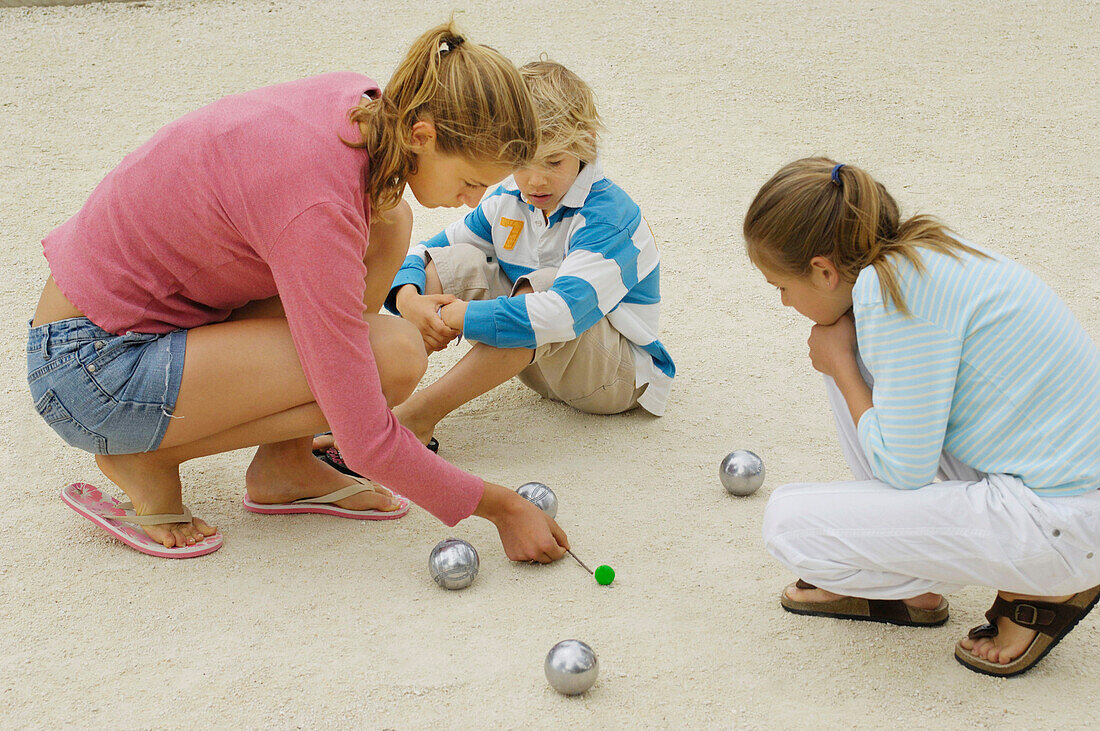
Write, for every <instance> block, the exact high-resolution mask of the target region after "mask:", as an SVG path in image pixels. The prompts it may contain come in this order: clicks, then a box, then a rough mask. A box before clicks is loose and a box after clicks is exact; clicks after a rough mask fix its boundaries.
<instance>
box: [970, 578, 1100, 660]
mask: <svg viewBox="0 0 1100 731" xmlns="http://www.w3.org/2000/svg"><path fill="white" fill-rule="evenodd" d="M1098 598H1100V586H1094V587H1092V588H1091V589H1085V590H1084V591H1081V592H1078V593H1076V594H1074V595H1073V596H1071V597H1070V598H1069V599H1067V600H1066V601H1064V602H1061V603H1055V602H1041V601H1031V600H1026V599H1016V600H1012V601H1010V600H1008V599H1003V598H1001V596H1000V595H998V596H997V598H996V600H994V602H993V606H992V607H990V608H989V611H988V612H986V613H985V618H986V620H987V624H983V625H981V626H979V627H975V628H974V629H972V630H970V632H969V633H968V634H967V637H969V638H970V639H972V640H979V639H983V638H987V637H996V636H997V632H998V630H997V619H998V618H1000V617H1005V618H1006V619H1008V620H1009V621H1011V622H1013V623H1015V624H1018V625H1020V626H1021V627H1026V628H1028V629H1033V630H1035V631H1036V632H1037V633H1038V634H1036V635H1035V639H1033V640H1032V641H1031V644H1030V645H1028V646H1027V649H1026V650H1024V652H1023V654H1022V655H1020V656H1019V657H1018V658H1016V659H1015V660H1012V661H1010V662H1006V663H1000V662H991V661H989V660H986V659H984V658H981V657H978V656H977V655H975V654H973V653H972V652H970V650H967V649H966V648H965V647H963V646H962V642H961V641H960V642H959V643H958V644H956V645H955V659H956V660H958V661H959V662H960V663H961V664H963V665H964V666H966V667H967V668H969V669H970V670H973V671H974V672H976V673H983V674H985V675H993V676H996V677H999V678H1008V677H1011V676H1013V675H1019V674H1020V673H1023V672H1026V671H1028V670H1030V669H1031V668H1032V667H1033V666H1034V665H1035V664H1036V663H1038V662H1039V661H1040V660H1042V659H1043V658H1044V657H1046V654H1047V653H1048V652H1050V651H1051V650H1052V649H1053V648H1054V646H1055V645H1057V644H1058V642H1059V641H1060V640H1061V639H1062V638H1063V637H1065V636H1066V635H1068V634H1069V632H1070V630H1071V629H1073V628H1074V627H1075V626H1077V623H1078V622H1080V621H1081V619H1082V618H1083V617H1084V616H1085V615H1086V614H1088V613H1089V611H1090V610H1091V609H1092V608H1093V607H1094V606H1095V605H1096V601H1097V599H1098Z"/></svg>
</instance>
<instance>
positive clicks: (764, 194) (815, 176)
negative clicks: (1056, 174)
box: [743, 157, 984, 313]
mask: <svg viewBox="0 0 1100 731" xmlns="http://www.w3.org/2000/svg"><path fill="white" fill-rule="evenodd" d="M743 231H744V236H745V246H746V249H747V251H748V254H749V258H750V259H752V261H753V262H754V263H755V264H757V265H759V264H764V265H765V266H768V267H773V268H776V269H779V270H780V271H784V272H787V273H790V274H793V275H795V276H799V277H801V276H806V275H807V274H808V273H809V271H810V261H811V260H812V259H813V258H814V257H816V256H823V257H825V258H827V259H829V260H830V261H831V262H833V264H834V265H835V266H836V268H837V269H838V270H839V271H840V273H841V275H842V276H843V277H844V278H845V279H847V280H848V281H855V279H856V277H858V276H859V273H860V271H861V270H863V269H865V268H866V267H868V266H873V267H874V268H875V271H876V272H877V274H878V277H879V284H880V286H881V287H882V296H883V299H884V300H885V301H886V302H888V303H892V304H893V305H894V307H896V308H897V309H898V310H899V311H901V312H904V313H908V311H909V310H908V307H906V305H905V302H904V300H903V299H902V296H901V286H900V283H899V281H898V276H897V270H896V269H895V267H894V265H893V263H892V262H891V261H890V259H891V257H893V256H901V257H904V258H906V259H908V260H909V261H910V262H912V264H913V266H915V267H916V268H917V270H918V271H923V270H924V263H923V261H922V260H921V258H920V256H919V253H918V252H917V247H925V248H929V249H933V250H935V251H938V252H941V253H944V254H947V255H949V256H954V257H956V258H957V257H958V253H959V251H966V252H968V253H971V254H974V255H977V256H984V254H982V253H981V252H979V251H977V250H976V249H974V248H972V247H970V246H967V245H966V244H964V243H962V242H961V241H960V240H959V239H957V238H956V237H954V236H953V235H952V234H951V233H950V231H949V230H948V229H947V228H946V227H944V226H943V224H941V223H940V222H939V221H937V220H936V219H934V218H932V217H931V216H926V215H916V216H913V217H912V218H910V219H908V220H906V221H901V220H900V216H899V211H898V204H897V202H896V201H895V200H894V198H893V196H891V195H890V194H889V193H888V192H887V191H886V188H884V187H883V186H882V184H881V183H879V182H878V181H877V180H875V179H874V178H872V177H871V176H870V175H869V174H868V173H867V172H866V171H864V170H862V169H861V168H858V167H853V166H851V165H845V164H842V163H837V162H836V161H834V160H830V159H828V158H824V157H812V158H804V159H802V160H796V161H794V162H792V163H788V164H787V165H784V166H783V167H782V168H781V169H780V170H779V172H777V173H776V174H775V175H774V176H772V178H771V180H769V181H768V182H767V183H765V184H764V186H763V187H762V188H761V189H760V191H759V192H758V193H757V194H756V197H755V198H754V199H753V201H752V203H751V204H750V205H749V210H748V213H747V214H746V215H745V224H744V229H743Z"/></svg>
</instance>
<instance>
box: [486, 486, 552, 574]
mask: <svg viewBox="0 0 1100 731" xmlns="http://www.w3.org/2000/svg"><path fill="white" fill-rule="evenodd" d="M474 515H477V516H479V517H481V518H485V519H487V520H490V521H492V523H493V524H494V525H496V527H497V532H498V533H499V534H500V542H501V544H502V545H503V546H504V553H505V555H507V556H508V558H510V559H511V560H513V561H538V562H539V563H550V562H551V561H557V560H558V559H559V558H561V557H562V556H564V555H565V549H566V548H569V539H568V538H566V537H565V532H564V531H563V530H562V529H561V528H560V527H558V524H557V523H556V522H554V519H553V518H551V517H550V516H549V515H547V514H546V513H544V512H542V510H540V509H539V508H537V507H536V506H535V505H534V504H532V503H530V502H528V501H527V500H524V499H523V498H522V497H520V496H519V495H517V494H516V493H515V492H513V491H512V490H509V489H508V488H506V487H502V486H500V485H494V484H492V483H490V482H486V483H485V493H484V494H483V495H482V496H481V502H480V503H478V505H477V510H475V511H474Z"/></svg>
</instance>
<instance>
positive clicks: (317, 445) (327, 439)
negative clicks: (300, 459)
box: [313, 432, 336, 451]
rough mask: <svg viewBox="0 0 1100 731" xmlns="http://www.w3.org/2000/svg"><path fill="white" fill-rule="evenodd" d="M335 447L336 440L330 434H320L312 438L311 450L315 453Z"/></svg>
mask: <svg viewBox="0 0 1100 731" xmlns="http://www.w3.org/2000/svg"><path fill="white" fill-rule="evenodd" d="M335 446H336V439H335V437H333V436H332V433H331V432H329V433H328V434H322V435H320V436H318V437H313V449H314V450H315V451H321V450H323V449H328V448H329V447H335Z"/></svg>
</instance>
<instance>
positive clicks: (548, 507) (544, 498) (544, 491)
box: [516, 482, 558, 518]
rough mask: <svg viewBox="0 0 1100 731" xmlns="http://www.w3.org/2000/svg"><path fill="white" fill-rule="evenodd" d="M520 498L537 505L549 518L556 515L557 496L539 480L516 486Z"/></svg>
mask: <svg viewBox="0 0 1100 731" xmlns="http://www.w3.org/2000/svg"><path fill="white" fill-rule="evenodd" d="M516 492H518V493H519V496H520V497H521V498H524V499H526V500H529V501H530V502H533V503H534V504H535V505H537V506H538V507H539V508H540V509H541V510H542V512H544V513H546V514H547V515H549V516H550V517H551V518H556V517H558V496H557V495H555V494H554V491H553V490H551V489H550V488H549V487H547V486H546V485H544V484H542V483H541V482H528V483H525V484H523V485H520V486H519V487H518V488H516Z"/></svg>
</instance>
